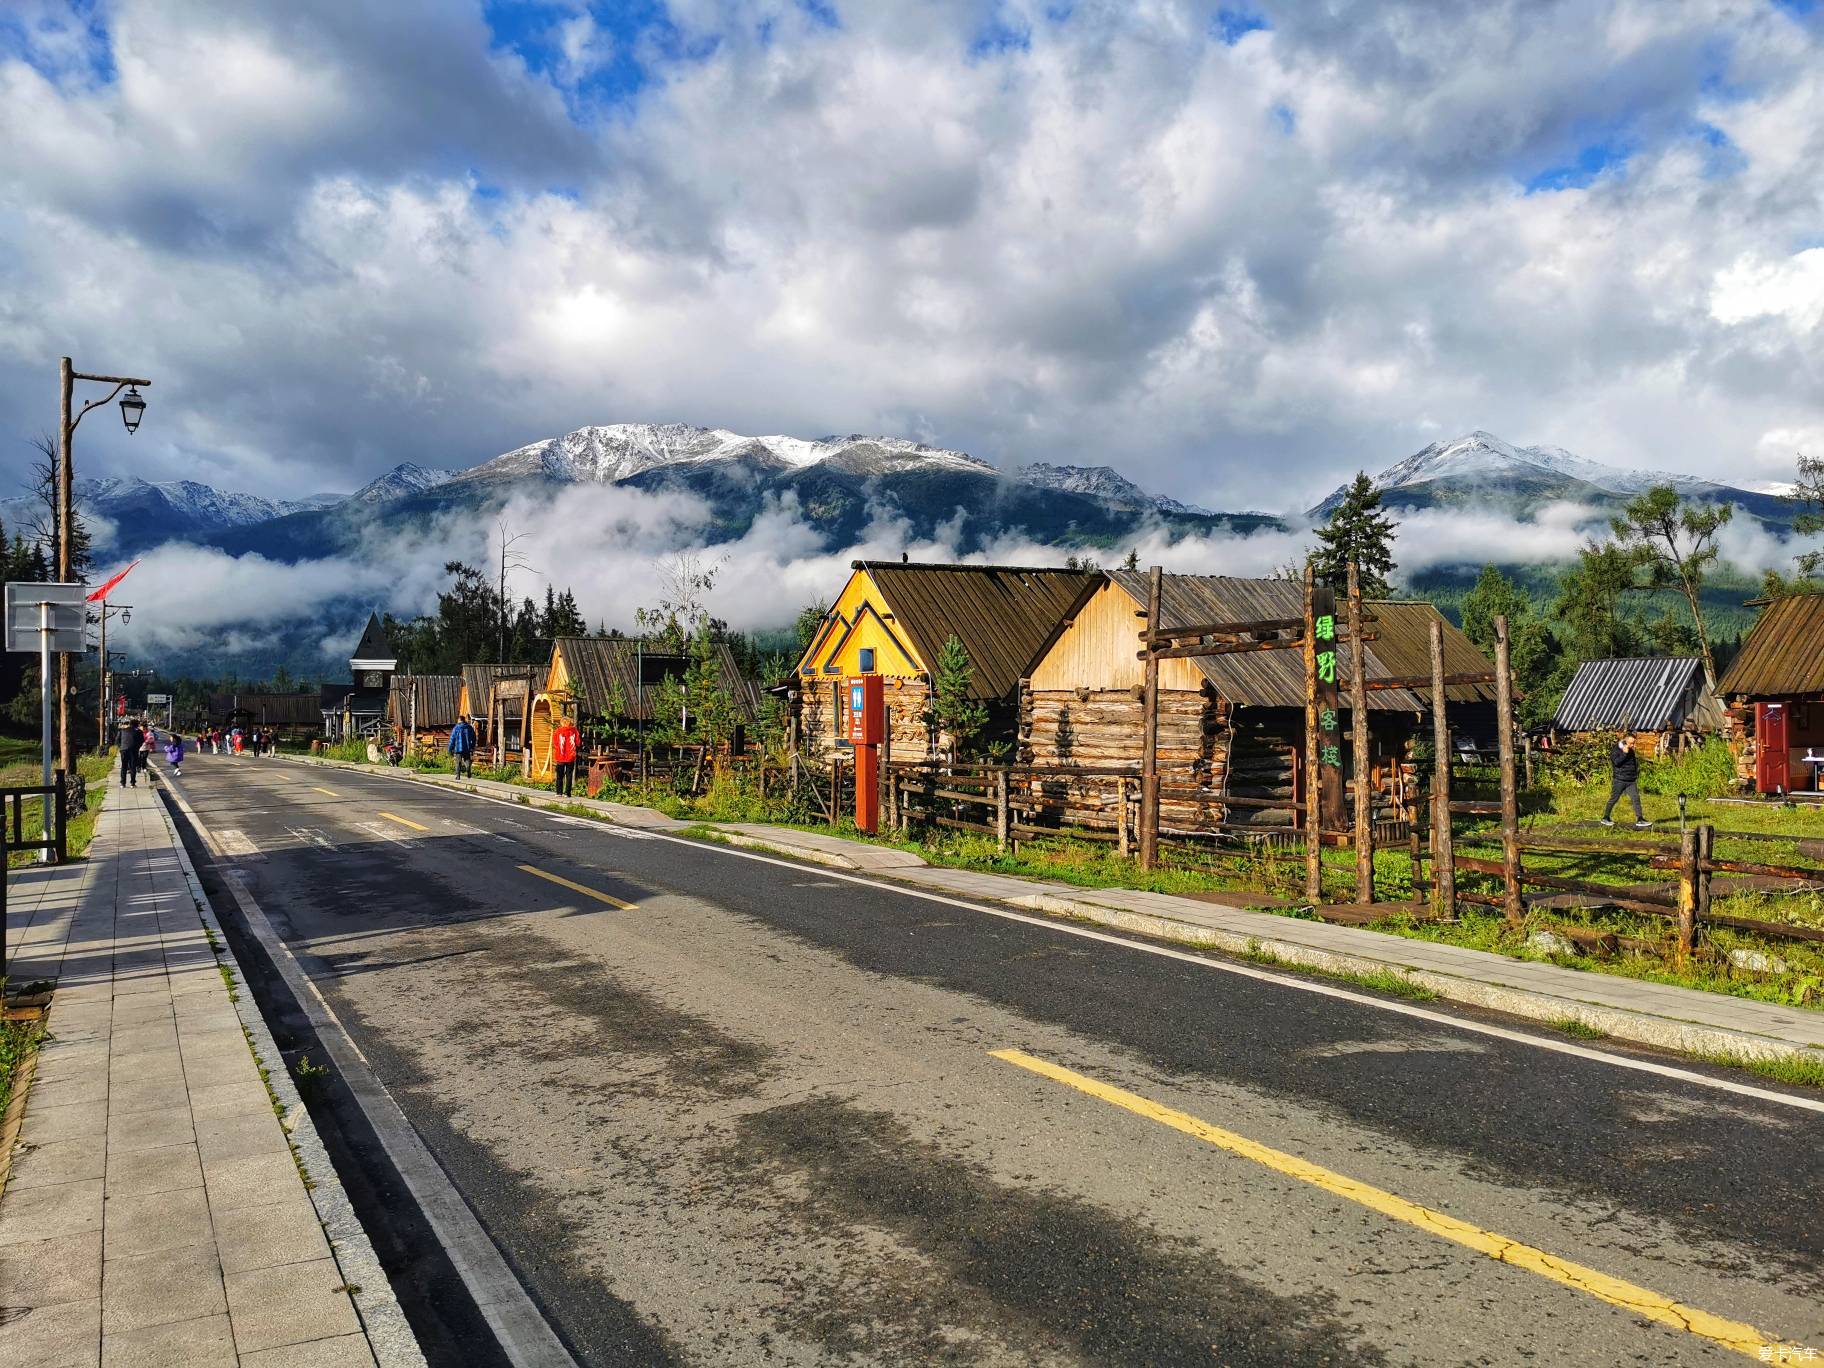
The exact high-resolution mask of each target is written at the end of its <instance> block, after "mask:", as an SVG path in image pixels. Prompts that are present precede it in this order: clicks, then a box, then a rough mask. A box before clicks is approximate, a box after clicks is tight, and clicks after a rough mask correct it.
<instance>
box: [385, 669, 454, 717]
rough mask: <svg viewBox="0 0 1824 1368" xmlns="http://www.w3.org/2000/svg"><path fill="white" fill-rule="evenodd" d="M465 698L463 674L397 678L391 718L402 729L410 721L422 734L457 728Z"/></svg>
mask: <svg viewBox="0 0 1824 1368" xmlns="http://www.w3.org/2000/svg"><path fill="white" fill-rule="evenodd" d="M413 694H416V695H417V702H416V704H414V703H413V702H412V695H413ZM461 696H462V676H461V675H394V676H393V687H392V698H391V700H390V702H389V704H388V708H389V712H388V716H389V717H390V718H391V719H392V720H393V721H394V722H396V723H398V724H399V725H400V726H402V727H403V726H404V725H406V723H408V722H409V723H411V725H413V726H414V727H416V728H417V729H418V730H419V731H441V730H443V729H444V728H445V727H453V726H455V725H456V706H457V702H458V700H459V699H460V698H461Z"/></svg>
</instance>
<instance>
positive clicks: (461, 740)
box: [450, 713, 476, 779]
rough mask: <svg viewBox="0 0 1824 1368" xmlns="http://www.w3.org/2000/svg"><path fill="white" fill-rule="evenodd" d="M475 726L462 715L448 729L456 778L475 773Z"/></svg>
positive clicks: (465, 715)
mask: <svg viewBox="0 0 1824 1368" xmlns="http://www.w3.org/2000/svg"><path fill="white" fill-rule="evenodd" d="M475 741H476V737H475V724H474V723H473V722H471V721H469V715H468V714H467V713H464V714H463V715H462V716H461V717H459V718H457V719H456V725H455V726H453V727H451V728H450V755H451V757H452V758H453V759H454V761H455V764H456V777H457V778H458V779H460V778H462V777H463V775H465V774H467V775H473V774H474V773H475Z"/></svg>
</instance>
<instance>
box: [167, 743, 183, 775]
mask: <svg viewBox="0 0 1824 1368" xmlns="http://www.w3.org/2000/svg"><path fill="white" fill-rule="evenodd" d="M165 763H166V764H168V765H170V766H171V773H173V774H175V775H177V777H178V778H180V779H181V778H183V775H184V738H183V737H181V736H179V735H178V734H177V733H176V732H172V733H171V739H170V740H169V741H167V742H165Z"/></svg>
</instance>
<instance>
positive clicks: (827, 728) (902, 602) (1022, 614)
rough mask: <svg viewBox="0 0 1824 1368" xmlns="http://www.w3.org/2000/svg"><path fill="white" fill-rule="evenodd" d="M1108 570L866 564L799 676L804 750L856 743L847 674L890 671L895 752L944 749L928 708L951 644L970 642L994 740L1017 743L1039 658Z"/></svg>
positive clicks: (898, 755) (817, 753) (915, 755)
mask: <svg viewBox="0 0 1824 1368" xmlns="http://www.w3.org/2000/svg"><path fill="white" fill-rule="evenodd" d="M1101 578H1102V577H1101V575H1100V573H1099V572H1094V571H1083V570H1059V569H1050V568H1041V567H1033V566H1021V565H950V564H919V563H908V562H905V561H855V562H853V564H852V565H851V567H850V574H849V579H848V583H846V584H845V585H844V586H843V588H842V592H841V593H840V594H839V595H837V597H836V602H835V603H834V604H833V605H832V606H831V608H830V610H829V612H828V613H826V614H825V615H824V619H823V622H822V624H821V625H820V626H819V627H818V629H817V634H816V635H815V636H814V637H813V638H812V640H811V644H810V645H809V646H808V647H807V648H806V649H805V651H804V654H803V655H802V656H800V657H799V660H798V665H797V668H796V670H795V671H794V676H795V682H796V687H795V688H794V690H793V703H794V706H795V708H796V709H797V716H798V721H799V729H800V738H799V747H800V751H801V753H803V754H805V755H806V756H809V757H827V756H829V755H830V754H832V753H834V752H836V751H838V750H844V749H847V748H848V744H849V743H848V741H847V739H846V738H847V735H848V692H847V690H845V689H844V688H843V687H842V683H843V680H844V679H847V678H849V677H850V676H855V675H865V674H878V675H882V676H884V677H885V682H886V700H887V707H888V708H889V710H890V711H891V714H892V732H893V758H894V759H895V760H918V759H923V758H925V757H926V756H932V755H937V754H940V753H941V752H942V751H943V750H944V749H945V748H946V747H947V745H948V738H946V737H943V736H940V735H939V734H938V731H937V729H936V727H935V726H934V725H933V724H932V722H931V721H930V720H929V718H928V716H927V714H928V711H929V707H930V699H931V671H932V669H933V667H934V665H935V662H936V661H937V658H938V655H939V653H940V652H941V651H942V650H943V648H944V643H945V642H946V641H947V640H948V639H949V638H950V637H952V636H954V637H956V639H957V640H958V641H960V642H962V644H963V647H964V649H965V650H967V651H968V652H969V660H970V663H971V664H972V666H973V667H974V673H973V676H972V678H971V682H970V691H969V692H970V697H971V698H973V699H975V700H976V701H978V702H980V703H982V704H983V705H984V706H985V707H986V708H987V709H988V728H987V732H986V739H988V740H991V741H992V740H997V739H999V740H1005V741H1007V742H1011V741H1012V740H1013V736H1014V731H1015V724H1016V721H1017V715H1018V703H1019V684H1020V679H1021V677H1022V676H1023V675H1024V673H1025V671H1026V667H1027V666H1028V665H1029V664H1030V663H1031V661H1032V658H1033V655H1034V654H1035V653H1036V651H1037V650H1038V649H1039V647H1040V646H1042V645H1043V644H1044V642H1045V641H1046V640H1047V639H1048V638H1050V637H1051V636H1052V635H1054V634H1055V632H1056V630H1057V627H1058V624H1059V623H1061V622H1062V621H1063V620H1064V619H1065V618H1066V617H1068V616H1069V615H1070V613H1071V612H1072V611H1073V610H1074V609H1075V607H1076V605H1077V604H1078V603H1079V602H1081V601H1082V600H1083V599H1084V598H1085V597H1087V595H1088V594H1089V593H1091V592H1092V591H1093V590H1094V589H1095V586H1096V585H1097V584H1098V583H1099V582H1100V581H1101Z"/></svg>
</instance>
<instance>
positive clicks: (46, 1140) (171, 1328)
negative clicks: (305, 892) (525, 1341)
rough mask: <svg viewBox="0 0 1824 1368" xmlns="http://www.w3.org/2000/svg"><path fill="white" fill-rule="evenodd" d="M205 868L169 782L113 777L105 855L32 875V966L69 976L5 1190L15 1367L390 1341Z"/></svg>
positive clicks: (22, 936) (225, 1359) (11, 1361)
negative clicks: (334, 1240) (124, 783)
mask: <svg viewBox="0 0 1824 1368" xmlns="http://www.w3.org/2000/svg"><path fill="white" fill-rule="evenodd" d="M194 889H195V885H194V884H193V881H192V876H191V874H190V871H189V869H188V863H187V861H186V860H185V859H184V857H183V856H182V853H181V851H180V850H179V848H178V847H177V845H176V842H175V838H174V832H173V830H172V828H171V827H170V825H169V824H168V822H167V820H166V818H165V815H164V812H163V809H162V807H161V806H160V804H159V799H158V796H157V794H156V792H155V791H154V790H153V788H152V787H151V786H150V785H142V786H140V787H137V788H128V789H122V788H120V787H118V786H115V787H114V788H113V789H112V790H111V791H110V792H109V794H108V798H107V803H106V805H105V806H104V807H103V809H102V812H101V816H100V820H99V823H98V825H97V828H96V834H95V840H94V843H93V845H92V846H91V847H90V850H89V857H88V858H87V859H86V860H84V861H81V862H79V863H76V864H72V865H65V866H62V867H59V868H47V869H33V870H29V871H21V872H20V873H19V874H17V875H15V876H14V885H13V894H12V897H13V902H12V912H13V914H14V915H13V917H12V918H11V921H12V926H11V928H10V930H11V932H12V936H11V937H10V939H12V940H14V942H15V943H16V944H17V945H18V947H19V950H18V959H17V961H16V963H15V966H14V979H15V981H16V982H29V981H30V980H32V979H35V978H44V979H54V980H56V982H57V990H56V996H55V998H54V999H53V1002H52V1006H51V1012H50V1018H49V1030H50V1038H49V1039H48V1040H47V1042H46V1043H45V1045H44V1046H43V1048H42V1049H41V1051H40V1053H39V1056H38V1064H37V1072H36V1077H35V1078H34V1079H33V1081H32V1083H31V1088H30V1092H29V1094H28V1095H27V1100H26V1109H25V1118H24V1124H23V1127H22V1129H21V1132H20V1135H19V1140H18V1143H17V1145H16V1147H15V1149H14V1151H13V1164H12V1170H11V1175H10V1179H9V1181H8V1182H7V1185H6V1188H5V1191H4V1194H3V1196H0V1307H4V1308H5V1309H4V1311H3V1312H0V1363H4V1364H6V1365H8V1368H26V1365H63V1364H108V1365H113V1364H129V1363H130V1364H144V1365H152V1364H174V1365H175V1364H183V1365H209V1364H235V1363H242V1364H249V1365H256V1364H257V1365H262V1368H280V1365H292V1366H293V1368H302V1365H325V1366H326V1368H328V1366H334V1365H343V1364H373V1363H374V1362H375V1356H374V1353H373V1350H372V1348H371V1346H370V1341H369V1337H368V1334H367V1333H365V1331H364V1326H363V1317H362V1315H361V1314H359V1313H358V1311H357V1306H356V1302H355V1299H354V1298H353V1297H352V1296H351V1292H350V1289H349V1288H348V1286H347V1284H348V1283H349V1282H350V1281H351V1274H350V1273H349V1272H348V1271H347V1270H346V1269H345V1267H344V1263H339V1262H338V1257H337V1255H338V1252H340V1253H341V1254H342V1255H343V1259H344V1262H346V1260H347V1258H348V1253H349V1251H348V1249H347V1247H346V1245H344V1246H342V1247H341V1248H340V1249H339V1250H338V1251H332V1248H331V1245H330V1242H329V1240H328V1238H327V1237H326V1236H325V1231H324V1224H323V1219H322V1216H321V1214H320V1212H319V1209H318V1206H317V1204H316V1202H315V1201H313V1195H312V1193H311V1191H310V1190H309V1189H307V1187H306V1186H305V1182H304V1180H303V1178H302V1176H301V1175H300V1172H299V1162H300V1160H301V1159H304V1158H307V1157H308V1156H309V1155H311V1154H321V1149H320V1145H319V1144H318V1142H317V1141H316V1137H315V1134H314V1132H310V1131H308V1127H309V1121H308V1118H307V1117H306V1116H304V1114H303V1112H302V1109H301V1108H296V1107H293V1108H291V1109H289V1110H288V1112H287V1117H288V1120H289V1122H290V1124H291V1126H292V1127H293V1130H288V1129H287V1126H286V1125H285V1124H282V1123H281V1121H280V1120H279V1118H278V1116H277V1115H276V1114H275V1111H274V1106H273V1101H272V1097H271V1095H270V1094H269V1093H268V1091H267V1088H266V1085H265V1083H263V1082H262V1081H261V1077H260V1071H259V1065H258V1063H257V1062H256V1060H255V1058H254V1055H253V1053H252V1050H251V1049H250V1047H249V1043H250V1040H252V1041H254V1042H255V1043H256V1044H257V1043H259V1041H260V1040H264V1041H265V1049H266V1050H268V1051H271V1045H270V1038H269V1037H265V1036H264V1028H263V1027H261V1028H260V1031H259V1033H258V1036H255V1035H253V1034H252V1033H250V1031H248V1030H246V1029H244V1023H243V1019H242V1016H241V1014H240V1012H239V1011H237V1004H236V1002H235V1001H234V1000H233V999H232V998H231V996H230V992H229V988H228V985H227V983H226V981H225V980H224V977H223V974H222V972H221V969H220V968H219V967H218V965H228V966H232V965H233V959H232V957H231V956H230V955H228V954H227V953H226V947H225V946H223V947H222V952H223V953H222V954H221V957H220V958H219V959H218V955H217V951H216V950H215V949H214V948H213V947H212V946H211V944H210V940H211V934H212V933H211V931H210V930H209V929H208V927H207V924H206V922H205V914H204V912H203V911H202V909H201V908H200V907H199V901H198V898H197V896H196V892H195V891H194ZM245 1002H246V999H245V998H243V1003H245ZM249 1005H250V1004H249ZM254 1020H255V1021H256V1022H257V1015H256V1016H255V1017H254ZM269 1057H270V1059H271V1061H272V1062H273V1064H274V1065H275V1066H278V1064H279V1061H278V1058H277V1055H276V1052H271V1053H270V1055H269ZM279 1067H281V1069H282V1066H279ZM293 1096H294V1099H295V1094H294V1095H293ZM297 1139H308V1141H309V1142H310V1143H309V1145H308V1146H303V1145H300V1146H299V1157H295V1158H294V1144H293V1142H294V1140H297ZM312 1177H313V1179H315V1180H316V1181H317V1182H319V1183H321V1184H324V1185H326V1186H330V1187H333V1186H334V1174H333V1172H332V1171H328V1169H327V1163H326V1162H324V1164H323V1171H317V1170H316V1169H314V1168H313V1172H312ZM338 1191H339V1189H338ZM361 1244H362V1245H363V1250H362V1251H358V1252H359V1253H364V1254H365V1257H366V1258H369V1259H371V1257H372V1252H371V1250H370V1249H365V1241H364V1240H363V1241H361ZM375 1267H376V1269H377V1265H375ZM366 1276H371V1275H366ZM381 1281H384V1280H383V1279H382V1280H381ZM367 1291H368V1296H364V1297H363V1298H362V1299H361V1300H362V1302H363V1304H364V1305H365V1304H366V1303H367V1302H368V1301H369V1299H370V1297H373V1298H375V1299H376V1300H377V1301H380V1302H383V1303H384V1304H385V1305H386V1306H387V1307H389V1308H390V1313H391V1314H392V1315H393V1316H396V1315H397V1304H396V1303H395V1302H392V1300H391V1290H390V1288H381V1289H378V1290H377V1291H378V1296H377V1297H376V1289H373V1288H369V1289H367ZM382 1319H383V1321H384V1320H385V1319H386V1318H385V1317H384V1316H383V1318H382ZM414 1352H415V1349H414ZM421 1361H422V1360H420V1362H421Z"/></svg>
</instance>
